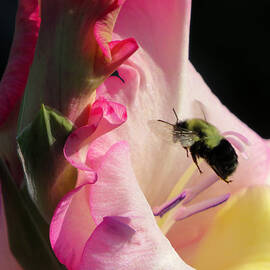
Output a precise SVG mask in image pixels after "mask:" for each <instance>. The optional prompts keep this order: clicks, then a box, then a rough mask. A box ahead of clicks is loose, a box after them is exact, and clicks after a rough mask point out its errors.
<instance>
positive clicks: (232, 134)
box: [222, 130, 250, 145]
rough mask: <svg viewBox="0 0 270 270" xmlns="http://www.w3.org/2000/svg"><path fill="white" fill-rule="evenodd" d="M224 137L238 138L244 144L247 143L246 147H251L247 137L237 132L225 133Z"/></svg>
mask: <svg viewBox="0 0 270 270" xmlns="http://www.w3.org/2000/svg"><path fill="white" fill-rule="evenodd" d="M222 135H223V136H224V137H227V136H235V137H236V138H238V139H239V140H241V141H242V142H243V143H245V144H246V145H250V141H249V140H248V138H247V137H245V136H244V135H242V134H240V133H238V132H236V131H231V130H229V131H225V132H223V133H222ZM226 139H227V138H226Z"/></svg>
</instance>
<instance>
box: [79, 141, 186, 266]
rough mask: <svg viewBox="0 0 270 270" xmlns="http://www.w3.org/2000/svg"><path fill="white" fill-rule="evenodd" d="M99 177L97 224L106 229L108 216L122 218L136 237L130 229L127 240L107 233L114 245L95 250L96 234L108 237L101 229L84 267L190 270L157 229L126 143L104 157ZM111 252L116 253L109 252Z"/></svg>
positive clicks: (93, 200) (93, 195)
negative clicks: (90, 265) (105, 222)
mask: <svg viewBox="0 0 270 270" xmlns="http://www.w3.org/2000/svg"><path fill="white" fill-rule="evenodd" d="M97 174H98V178H99V179H98V181H97V182H96V183H95V185H92V186H91V190H90V208H91V214H92V215H93V218H94V220H95V222H96V223H97V224H99V225H100V226H101V228H103V225H102V224H103V222H104V218H106V216H113V217H121V219H123V220H125V224H126V225H128V226H130V228H132V229H133V230H135V233H134V234H133V233H132V231H131V230H130V229H128V228H126V229H125V233H124V232H122V233H124V236H125V237H123V235H122V234H121V235H120V236H121V237H120V236H119V233H114V230H113V231H112V230H109V232H108V231H107V230H106V232H105V235H104V234H103V238H105V237H108V242H109V243H111V245H108V244H106V241H105V242H99V248H98V249H94V248H93V247H95V243H96V241H97V240H96V239H97V236H95V233H97V234H98V235H99V234H100V235H102V233H104V231H102V229H97V230H98V232H97V231H96V232H94V233H93V235H92V236H91V238H90V239H89V241H88V243H87V245H86V249H85V251H84V255H83V257H82V263H83V265H82V267H83V266H85V261H87V262H88V263H90V262H93V263H95V264H94V265H96V266H97V269H119V270H121V269H127V268H129V267H132V269H186V268H185V267H188V266H185V265H184V263H183V262H182V261H181V260H180V258H179V257H177V256H176V254H175V252H174V250H173V249H172V248H171V246H170V244H169V242H168V241H167V239H166V238H165V237H164V235H163V234H162V233H161V231H160V230H159V228H158V227H157V224H156V222H155V219H154V216H153V214H152V211H151V209H150V207H149V205H148V203H147V201H146V199H145V197H144V195H143V193H142V192H141V190H140V187H139V186H138V183H137V181H136V178H135V175H134V173H133V170H132V167H131V162H130V159H129V149H128V145H127V144H126V143H125V142H119V143H117V144H115V145H113V146H112V147H111V148H110V150H109V151H108V152H107V153H106V154H105V156H104V157H103V161H102V163H101V165H100V167H99V168H98V171H97ZM118 225H119V226H124V225H123V224H122V225H120V224H118ZM116 227H117V226H116ZM124 227H125V226H124ZM99 230H101V232H100V231H99ZM116 231H118V230H117V229H116ZM127 232H128V233H127ZM115 234H116V235H115ZM117 235H118V236H117ZM92 237H93V238H92ZM100 237H101V236H100ZM115 238H116V239H115ZM105 239H106V238H105ZM92 241H93V242H92ZM108 249H109V251H110V252H111V251H114V252H112V253H110V252H107V251H108ZM86 265H87V264H86ZM102 267H104V268H102ZM81 269H86V268H81ZM187 269H189V268H187Z"/></svg>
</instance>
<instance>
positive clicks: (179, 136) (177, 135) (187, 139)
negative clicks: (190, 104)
mask: <svg viewBox="0 0 270 270" xmlns="http://www.w3.org/2000/svg"><path fill="white" fill-rule="evenodd" d="M173 134H174V136H173V140H174V141H176V142H180V143H181V145H182V146H183V147H190V146H191V145H192V144H193V143H194V142H195V141H196V139H197V138H198V134H197V133H196V132H194V131H190V130H187V129H184V128H181V129H179V130H174V131H173Z"/></svg>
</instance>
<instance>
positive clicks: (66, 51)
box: [0, 0, 270, 270]
mask: <svg viewBox="0 0 270 270" xmlns="http://www.w3.org/2000/svg"><path fill="white" fill-rule="evenodd" d="M123 2H124V1H105V0H104V1H103V0H102V1H85V0H76V1H74V0H68V1H66V2H65V3H62V2H61V3H60V1H51V0H46V1H45V0H44V1H42V8H41V17H42V24H41V28H40V33H39V40H38V44H37V48H36V57H35V59H34V62H33V65H32V68H31V72H30V74H29V76H28V71H29V67H30V65H31V62H32V56H33V49H34V48H35V40H36V37H37V32H38V28H39V15H38V12H39V9H38V5H37V2H36V1H33V0H32V1H31V0H22V1H21V3H23V4H25V5H22V6H23V7H26V9H25V10H24V12H26V11H27V12H26V13H23V14H27V16H26V21H27V25H28V24H29V22H32V21H33V25H32V27H33V28H34V31H33V32H30V33H31V35H30V36H31V42H30V44H31V49H30V50H29V51H31V53H29V55H27V57H26V58H27V59H26V62H25V63H26V65H23V66H24V67H25V70H24V72H23V74H22V77H18V80H17V77H16V76H15V75H18V72H15V74H13V73H12V72H11V73H9V71H7V73H6V75H5V77H4V79H3V80H4V82H5V84H3V85H4V86H3V88H1V89H0V91H1V92H0V100H11V101H12V102H10V104H11V106H5V107H2V108H1V110H2V111H3V112H4V113H3V115H5V118H3V119H4V120H3V123H4V121H5V120H7V119H8V118H7V117H8V115H10V117H11V116H12V113H14V114H15V115H16V116H14V119H15V120H14V121H13V122H12V123H13V126H12V128H11V129H9V130H8V131H10V130H11V131H12V132H13V133H12V134H13V138H12V139H13V140H14V136H15V132H14V130H15V128H14V127H15V124H16V122H17V111H16V110H15V111H13V108H14V107H15V106H16V104H18V103H17V102H18V101H19V100H20V98H21V96H22V93H23V91H24V87H25V84H26V79H28V82H27V86H26V91H25V93H24V100H23V103H22V106H21V118H20V121H19V131H22V130H25V127H26V126H28V124H29V123H31V122H32V120H33V117H34V115H36V113H37V111H38V110H39V108H40V105H41V102H43V103H45V104H46V105H50V106H52V107H54V108H56V109H57V110H59V111H60V112H61V113H63V114H64V115H65V116H68V117H69V119H70V120H72V121H73V122H74V123H75V125H77V126H78V127H79V128H78V129H76V130H75V131H74V132H73V133H72V134H71V135H70V136H69V138H68V140H67V142H66V145H65V149H64V152H65V157H66V159H67V160H68V162H69V163H70V164H72V165H73V166H74V167H75V168H77V170H78V177H77V182H76V187H75V189H73V190H72V191H70V192H69V193H67V194H66V195H65V196H64V197H63V198H62V199H61V201H60V203H59V204H58V206H57V208H56V209H55V213H54V216H53V218H52V221H51V225H50V241H51V245H52V247H53V250H54V252H55V255H56V256H57V258H58V259H59V261H60V262H61V263H63V264H64V265H65V266H66V267H67V268H68V269H89V267H92V268H94V269H95V270H96V269H143V270H144V269H155V270H156V269H191V267H189V266H188V265H186V264H185V263H184V262H183V261H182V260H181V259H180V257H179V255H178V254H180V255H181V257H182V258H184V259H185V261H186V262H190V263H193V261H192V258H193V257H194V254H195V253H196V250H197V249H198V248H200V247H201V243H202V242H203V241H204V239H207V238H206V235H207V233H208V231H209V228H210V223H211V222H212V220H213V216H214V214H215V212H216V211H218V210H219V208H212V207H214V206H216V205H218V204H221V203H223V202H224V201H226V200H227V199H228V197H229V196H230V195H231V194H232V195H233V196H234V194H237V193H238V191H239V190H240V189H241V188H243V187H249V186H254V185H258V184H265V183H267V180H268V176H269V166H270V163H269V154H270V150H269V147H268V145H267V144H266V143H265V141H264V140H263V139H261V138H260V137H259V136H258V135H257V134H255V133H254V132H253V131H252V130H250V129H249V128H248V127H247V126H245V125H244V124H243V123H241V122H240V121H239V120H238V119H236V118H235V117H234V116H233V115H232V114H231V113H229V112H228V110H227V109H226V108H225V107H224V106H222V105H221V104H220V102H219V101H218V100H217V98H216V97H215V96H213V95H212V94H211V92H210V90H209V89H208V88H207V86H206V85H205V84H204V82H203V80H202V79H201V77H200V76H199V75H198V73H197V72H196V71H195V70H194V68H193V67H192V65H191V64H190V63H189V61H188V33H189V18H190V5H191V3H190V1H189V0H170V1H169V2H168V1H164V0H155V1H154V0H150V1H144V0H137V1H131V0H127V1H126V2H125V4H124V5H123V9H122V10H121V12H120V13H119V18H118V20H117V21H116V25H115V28H114V32H113V33H112V29H113V26H114V23H115V20H116V16H117V14H118V12H119V11H120V7H121V6H122V4H123ZM90 4H92V5H90ZM28 8H29V9H28ZM29 10H31V12H29ZM75 26H76V27H75ZM30 28H31V27H30ZM27 30H28V28H27ZM30 30H31V31H32V28H31V29H30ZM111 35H112V36H113V38H112V39H113V40H114V41H113V42H110V41H111ZM130 36H132V37H134V38H135V39H136V41H137V42H138V43H139V45H140V50H138V52H137V53H136V54H134V55H133V56H131V54H132V53H134V52H135V51H136V49H137V43H136V42H135V40H134V39H130ZM22 37H24V36H22ZM15 40H16V39H15ZM119 40H121V41H119ZM18 44H19V43H18ZM14 46H15V45H14ZM15 52H16V50H15ZM19 56H21V55H19ZM129 56H131V57H130V58H129V59H128V57H129ZM14 57H15V58H14V59H16V53H15V54H14ZM10 59H12V55H11V58H10ZM10 63H11V64H10V67H11V68H10V70H11V71H12V70H13V68H14V67H16V65H14V66H13V65H12V63H15V62H13V61H11V62H10ZM122 63H123V64H122ZM120 64H122V65H121V66H120ZM118 66H120V67H119V68H117V67H118ZM22 68H23V67H20V69H22ZM116 68H117V71H118V74H119V76H120V77H117V76H112V77H110V78H108V79H107V80H106V81H105V82H104V84H103V85H101V86H100V87H99V88H98V89H97V91H96V101H95V103H93V105H92V106H91V110H90V112H89V107H90V106H89V104H91V103H92V101H93V99H94V97H93V94H94V90H95V89H96V87H97V86H99V85H100V83H101V82H102V81H104V79H105V78H106V77H108V76H109V75H110V74H111V73H112V72H113V71H114V70H115V69H116ZM8 70H9V68H8ZM10 74H11V75H12V77H11V78H13V77H14V78H15V77H16V80H17V83H18V85H19V87H15V88H14V91H15V92H13V91H11V86H12V85H10V82H12V83H13V82H14V81H16V80H14V81H13V79H12V80H9V79H10ZM2 89H4V90H2ZM13 93H15V94H13ZM10 97H11V98H10ZM195 100H199V101H200V102H201V103H202V104H203V106H204V107H205V108H206V114H207V120H208V121H209V122H210V123H213V124H214V125H215V126H217V127H218V128H219V129H220V131H221V132H226V131H230V134H229V133H227V135H228V136H230V140H231V141H232V142H233V144H234V145H236V146H237V148H238V149H239V150H240V152H243V153H245V154H247V156H248V159H247V160H246V159H244V158H242V157H239V162H240V165H239V167H238V170H237V172H236V173H235V174H234V176H233V178H234V182H233V183H232V184H230V185H226V184H225V183H223V182H221V181H217V178H216V175H215V174H214V173H213V171H212V170H211V169H210V168H209V167H208V166H206V165H205V164H200V166H201V168H202V170H203V172H204V173H203V175H199V174H198V172H197V169H196V167H194V166H193V165H192V162H191V159H190V158H187V157H186V153H185V151H183V150H182V149H181V148H180V149H177V148H172V147H169V146H168V145H167V144H166V143H164V142H163V141H161V140H159V139H158V138H157V137H155V135H154V134H153V132H152V131H151V129H150V128H149V126H148V122H149V120H155V119H163V120H166V121H170V122H173V121H174V119H173V113H172V108H175V109H176V111H177V112H178V115H179V117H181V119H185V118H192V117H195V116H199V115H198V114H197V112H196V110H194V108H193V103H194V101H195ZM5 104H6V103H5ZM125 108H126V109H125ZM126 110H127V112H126ZM0 113H1V111H0ZM127 114H128V118H127ZM126 120H127V121H126ZM221 120H222V121H221ZM125 121H126V122H125ZM124 122H125V123H124ZM6 123H7V122H6ZM0 124H1V123H0ZM28 127H29V126H28ZM231 131H234V132H237V133H233V132H231ZM239 134H243V135H245V138H248V141H249V142H250V143H251V145H250V146H248V147H245V146H244V143H245V138H242V137H241V136H239ZM232 135H233V136H232ZM235 135H236V136H235ZM5 136H6V137H7V135H5ZM123 139H124V140H125V141H123ZM7 145H12V144H7ZM12 147H13V154H14V149H15V142H14V144H13V145H12ZM5 153H6V152H5ZM7 153H8V152H7ZM1 154H2V153H1ZM239 156H240V155H239ZM6 160H8V161H13V157H12V158H6ZM14 164H15V163H13V162H12V166H14ZM56 167H57V166H56ZM15 168H16V166H15ZM13 170H14V171H15V172H16V169H13ZM13 170H12V171H13ZM41 173H42V175H43V177H44V176H46V173H47V171H45V170H44V171H41ZM26 174H27V173H26ZM64 175H65V174H64ZM39 176H40V175H39ZM57 176H58V175H57ZM40 177H41V176H40ZM37 178H38V177H37ZM44 178H45V177H44ZM44 178H38V179H37V180H38V181H40V179H42V180H43V179H44ZM56 178H57V177H56ZM30 179H31V178H30ZM67 179H68V180H70V178H69V177H67ZM31 180H32V179H31ZM54 180H55V179H48V181H42V183H43V184H45V187H46V188H44V190H45V191H46V192H47V191H49V192H48V194H49V195H52V196H47V197H46V196H43V197H45V198H46V199H47V198H48V205H49V208H50V210H52V207H51V205H50V204H49V203H51V197H53V198H54V199H55V198H56V199H55V200H54V203H55V201H58V200H59V196H55V193H53V192H50V191H51V190H52V189H53V187H54V184H55V181H54ZM28 181H29V179H28ZM51 183H53V184H51ZM31 184H33V183H31ZM28 185H29V183H28ZM33 186H34V185H33ZM139 186H140V187H139ZM33 190H34V189H33ZM41 190H42V189H41ZM34 191H35V190H34ZM34 195H36V194H34ZM38 195H40V194H38ZM42 195H44V193H43V194H42ZM57 195H59V194H57ZM145 197H146V198H145ZM174 197H176V198H177V203H176V201H175V200H174V201H172V202H171V203H168V202H169V201H170V200H171V199H173V198H174ZM36 198H38V196H33V198H32V199H33V200H36ZM191 199H192V201H191ZM193 199H194V200H193ZM187 201H188V204H187ZM35 202H36V204H38V200H37V201H35ZM43 204H45V205H46V201H45V203H44V202H43ZM164 205H166V207H167V208H166V207H165V208H166V210H167V209H168V208H173V209H170V211H168V212H167V213H165V212H162V210H161V212H160V211H159V210H160V209H164ZM168 205H169V207H168ZM171 206H173V207H171ZM0 207H2V205H0ZM155 207H157V208H158V211H157V212H159V213H158V214H159V215H160V216H162V217H161V218H157V219H156V220H155V218H154V215H153V213H152V210H154V212H156V211H155ZM151 208H152V209H151ZM207 208H211V210H207V211H203V210H206V209H207ZM2 209H3V208H0V214H1V217H2V219H1V220H0V224H5V221H4V218H3V216H4V215H3V210H2ZM41 212H42V211H41ZM197 212H200V213H199V214H197V215H193V214H195V213H197ZM46 214H47V216H46V217H47V218H48V217H50V214H48V213H46ZM46 214H45V215H46ZM156 214H157V213H156ZM191 215H192V216H191ZM187 217H188V218H187ZM157 224H158V226H157ZM2 228H4V229H2V230H0V236H1V237H3V239H4V241H3V243H4V244H3V249H4V250H5V252H3V254H4V255H5V258H4V259H3V260H5V264H6V265H7V267H8V266H9V265H12V267H13V266H14V267H18V265H17V264H16V263H14V261H13V257H12V255H11V254H10V252H9V247H8V243H7V237H6V231H5V227H4V225H3V227H2ZM161 231H162V232H163V233H162V232H161ZM164 235H166V237H167V238H166V237H165V236H164ZM172 246H173V247H172ZM1 248H2V247H1ZM176 252H178V254H177V253H176ZM202 260H203V259H202ZM0 261H2V260H0Z"/></svg>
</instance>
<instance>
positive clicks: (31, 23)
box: [0, 0, 40, 126]
mask: <svg viewBox="0 0 270 270" xmlns="http://www.w3.org/2000/svg"><path fill="white" fill-rule="evenodd" d="M39 26H40V17H39V4H38V1H37V0H20V1H19V5H18V11H17V16H16V26H15V34H14V38H13V43H12V48H11V51H10V56H9V61H8V65H7V67H6V70H5V73H4V75H3V77H2V80H1V84H0V126H1V125H2V124H3V123H4V122H5V121H6V119H7V117H8V116H9V114H10V112H11V111H12V110H13V109H14V107H15V106H16V105H17V104H18V103H19V101H20V100H21V97H22V95H23V93H24V89H25V85H26V82H27V78H28V73H29V69H30V66H31V64H32V61H33V57H34V52H35V47H36V41H37V37H38V32H39Z"/></svg>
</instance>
